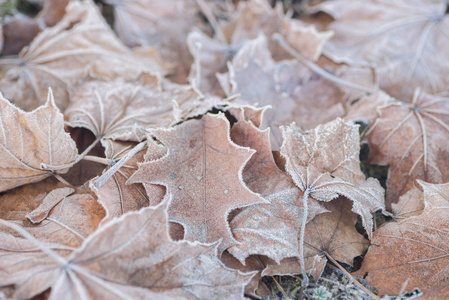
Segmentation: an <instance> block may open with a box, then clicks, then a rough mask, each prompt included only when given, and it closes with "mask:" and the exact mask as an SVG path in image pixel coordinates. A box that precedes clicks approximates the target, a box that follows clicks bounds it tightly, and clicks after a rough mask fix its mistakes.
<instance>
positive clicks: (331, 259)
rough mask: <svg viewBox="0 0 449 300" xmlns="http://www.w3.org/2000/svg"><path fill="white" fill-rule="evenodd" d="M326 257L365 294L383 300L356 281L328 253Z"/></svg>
mask: <svg viewBox="0 0 449 300" xmlns="http://www.w3.org/2000/svg"><path fill="white" fill-rule="evenodd" d="M326 257H327V258H328V259H329V260H330V261H331V262H332V263H333V264H334V265H336V266H337V267H338V268H339V269H340V270H341V271H342V272H343V273H345V275H346V276H348V277H349V278H350V279H351V280H352V281H353V282H354V283H355V284H357V285H358V286H359V287H360V288H361V289H362V290H363V291H364V292H365V293H367V294H368V295H369V296H371V297H372V298H373V299H376V300H381V299H380V298H379V297H378V296H376V295H374V294H373V293H372V292H371V291H370V290H368V289H367V288H366V287H365V286H364V285H363V284H361V283H360V282H359V281H358V280H356V279H355V278H354V277H352V275H351V274H350V273H349V272H348V271H346V269H345V268H343V267H342V266H341V265H340V264H339V263H338V262H337V261H336V260H335V259H334V258H333V257H332V256H330V255H329V254H328V253H326Z"/></svg>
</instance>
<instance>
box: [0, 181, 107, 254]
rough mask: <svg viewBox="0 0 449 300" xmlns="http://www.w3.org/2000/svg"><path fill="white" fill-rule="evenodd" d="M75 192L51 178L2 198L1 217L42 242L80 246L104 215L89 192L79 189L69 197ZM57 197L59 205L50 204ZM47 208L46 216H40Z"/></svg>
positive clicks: (0, 204) (0, 202) (0, 201)
mask: <svg viewBox="0 0 449 300" xmlns="http://www.w3.org/2000/svg"><path fill="white" fill-rule="evenodd" d="M72 190H73V189H70V188H66V187H62V186H61V184H55V183H53V182H52V181H50V179H48V180H47V181H44V182H41V183H38V184H37V183H36V184H34V185H27V186H23V187H20V188H18V189H15V190H12V191H11V192H8V193H7V194H5V195H3V196H2V197H0V208H1V214H0V217H1V218H2V219H5V220H9V221H12V222H14V223H15V224H17V225H19V226H21V227H22V228H24V229H25V230H27V231H28V232H29V233H30V234H32V235H33V236H34V237H35V238H38V239H40V240H41V241H45V242H49V243H55V244H59V245H66V246H70V247H78V246H80V245H81V243H82V242H83V240H84V239H85V238H86V237H87V236H88V235H90V234H91V233H92V232H94V231H95V230H96V229H97V227H98V225H99V223H100V221H101V220H102V219H103V218H104V216H105V212H104V210H103V208H102V207H101V205H100V204H99V203H98V202H97V199H96V197H95V195H93V194H92V192H91V191H90V190H89V189H87V188H85V187H79V188H77V189H76V190H75V191H73V192H74V193H73V192H72V193H73V194H72V193H71V195H67V193H68V192H71V191H72ZM61 193H62V194H61ZM55 194H56V196H57V194H59V196H57V197H56V199H55V200H56V201H57V203H56V204H53V205H51V203H49V200H51V198H54V197H55ZM64 195H67V196H64ZM58 200H59V201H58ZM56 201H55V202H56ZM45 206H47V209H46V211H45V212H44V214H45V213H47V215H46V216H44V215H42V214H39V211H41V212H42V208H43V207H45ZM49 206H50V207H49ZM4 229H5V228H2V230H4Z"/></svg>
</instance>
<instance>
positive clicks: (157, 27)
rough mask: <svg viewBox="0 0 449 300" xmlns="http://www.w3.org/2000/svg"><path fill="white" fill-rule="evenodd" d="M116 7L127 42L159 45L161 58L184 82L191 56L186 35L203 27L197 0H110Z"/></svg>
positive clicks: (118, 24)
mask: <svg viewBox="0 0 449 300" xmlns="http://www.w3.org/2000/svg"><path fill="white" fill-rule="evenodd" d="M106 2H107V3H109V4H111V5H112V6H113V7H114V12H115V23H114V28H115V30H116V31H117V34H118V36H119V37H120V39H121V40H122V41H123V42H124V43H125V44H126V45H128V46H131V47H134V46H154V47H156V46H157V52H158V53H159V55H160V56H161V57H162V59H163V60H164V61H165V62H167V63H169V64H170V65H172V68H173V71H172V73H173V76H171V78H172V79H174V80H175V81H176V82H179V83H185V81H186V78H187V75H188V74H189V69H190V65H191V63H192V56H191V55H190V53H189V50H188V48H187V43H186V38H187V35H188V34H189V31H190V30H192V29H193V28H194V27H200V28H201V27H202V28H203V29H204V27H205V26H204V25H203V22H202V20H201V18H199V15H198V12H199V8H198V6H197V5H196V1H194V0H169V1H167V0H156V1H154V0H153V1H146V0H134V1H130V0H107V1H106Z"/></svg>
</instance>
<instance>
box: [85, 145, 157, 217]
mask: <svg viewBox="0 0 449 300" xmlns="http://www.w3.org/2000/svg"><path fill="white" fill-rule="evenodd" d="M103 143H104V144H106V143H107V144H108V146H107V147H105V148H106V159H109V160H111V162H112V163H115V162H117V161H118V160H120V158H122V157H123V156H124V155H125V154H126V153H128V152H129V150H131V149H132V148H133V147H134V146H135V144H134V143H119V142H114V141H111V140H106V141H104V142H103ZM144 154H145V151H144V150H143V151H140V152H138V153H137V154H136V155H134V156H133V157H132V158H131V159H130V160H128V161H127V162H126V165H124V166H123V167H121V168H120V169H119V170H118V171H117V172H116V173H115V174H114V175H112V176H111V178H110V179H109V180H108V181H107V182H106V183H105V184H104V185H103V186H101V187H100V188H98V189H97V188H96V187H95V186H94V185H93V184H90V188H91V189H92V190H93V191H94V192H95V194H96V195H97V197H98V202H100V203H101V205H103V207H104V208H105V210H106V217H105V218H104V219H103V220H102V222H101V223H102V224H104V223H105V222H108V221H110V220H111V219H112V218H115V217H119V216H121V215H123V214H125V213H127V212H128V211H137V210H139V209H141V208H142V207H145V206H148V204H149V203H150V200H149V199H148V196H147V193H146V192H145V189H144V187H143V186H142V185H141V184H140V183H134V184H129V185H127V184H126V181H127V180H128V179H129V177H131V175H132V174H133V173H134V172H135V171H136V170H137V164H138V163H139V162H143V156H144ZM108 169H109V168H107V169H106V170H108ZM106 170H105V171H106ZM94 180H95V179H93V180H92V182H93V181H94ZM160 201H161V199H155V200H153V202H156V203H159V202H160Z"/></svg>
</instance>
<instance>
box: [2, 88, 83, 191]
mask: <svg viewBox="0 0 449 300" xmlns="http://www.w3.org/2000/svg"><path fill="white" fill-rule="evenodd" d="M0 111H1V114H0V129H1V130H0V161H1V162H0V191H5V190H8V189H11V188H14V187H16V186H20V185H24V184H27V183H31V182H37V181H41V180H43V179H45V178H46V177H49V176H53V175H54V174H63V173H65V172H67V171H68V168H60V169H59V170H58V171H57V172H55V173H53V171H50V170H45V169H42V164H45V165H51V166H64V165H65V164H67V163H69V162H71V161H73V160H74V159H75V157H76V155H77V154H78V150H77V148H76V145H75V142H74V141H73V140H72V139H71V138H70V135H69V134H68V133H66V132H65V131H64V118H63V115H62V114H61V112H60V111H59V109H58V108H57V107H56V105H55V102H54V98H53V93H52V92H51V90H50V91H49V92H48V97H47V102H46V103H45V105H43V106H40V107H39V108H37V109H36V110H34V111H32V112H28V113H27V112H24V111H22V110H20V109H19V108H17V107H15V106H14V105H13V104H11V103H10V102H9V101H8V100H7V99H5V98H3V96H2V95H1V94H0Z"/></svg>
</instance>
